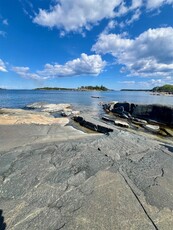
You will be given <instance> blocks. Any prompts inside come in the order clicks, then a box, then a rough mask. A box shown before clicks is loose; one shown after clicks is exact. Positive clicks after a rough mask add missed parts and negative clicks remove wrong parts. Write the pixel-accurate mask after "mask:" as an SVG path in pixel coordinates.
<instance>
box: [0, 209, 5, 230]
mask: <svg viewBox="0 0 173 230" xmlns="http://www.w3.org/2000/svg"><path fill="white" fill-rule="evenodd" d="M2 213H3V211H2V210H1V209H0V229H1V230H5V229H6V223H5V222H4V217H3V214H2Z"/></svg>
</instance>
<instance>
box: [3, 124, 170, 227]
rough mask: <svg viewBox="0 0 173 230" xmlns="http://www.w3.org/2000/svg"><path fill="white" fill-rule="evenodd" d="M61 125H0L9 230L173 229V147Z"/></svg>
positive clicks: (118, 132) (116, 132)
mask: <svg viewBox="0 0 173 230" xmlns="http://www.w3.org/2000/svg"><path fill="white" fill-rule="evenodd" d="M17 127H18V128H17ZM59 127H60V126H55V125H53V126H37V125H17V126H16V127H15V126H11V127H10V126H0V144H1V145H0V209H1V210H2V211H3V217H4V222H5V223H6V225H7V228H6V229H7V230H38V229H42V230H48V229H51V230H59V229H62V230H72V229H76V230H83V229H84V230H86V229H88V230H90V229H93V230H100V229H101V230H109V229H111V230H121V229H122V230H129V229H132V230H138V229H140V230H142V229H147V230H148V229H149V230H150V229H156V230H157V229H159V230H172V226H173V202H172V200H173V195H172V191H173V180H172V175H173V146H172V145H165V144H164V143H159V142H157V141H154V140H152V139H149V138H147V137H144V136H140V135H137V134H133V133H129V132H126V131H122V130H114V132H113V133H111V134H110V135H109V136H105V135H102V134H99V135H98V134H97V135H93V134H84V133H82V132H80V131H79V132H78V131H77V130H75V129H73V128H71V127H68V126H67V127H61V128H60V129H59ZM33 136H35V139H34V140H31V138H32V137H33ZM8 138H9V139H8ZM16 138H18V139H16ZM22 138H24V139H22ZM26 138H28V140H30V142H27V140H26ZM61 138H62V139H61ZM20 141H22V144H20ZM8 142H9V143H8Z"/></svg>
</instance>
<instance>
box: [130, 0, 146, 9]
mask: <svg viewBox="0 0 173 230" xmlns="http://www.w3.org/2000/svg"><path fill="white" fill-rule="evenodd" d="M142 6H143V0H132V5H131V7H130V9H131V10H134V9H137V8H141V7H142Z"/></svg>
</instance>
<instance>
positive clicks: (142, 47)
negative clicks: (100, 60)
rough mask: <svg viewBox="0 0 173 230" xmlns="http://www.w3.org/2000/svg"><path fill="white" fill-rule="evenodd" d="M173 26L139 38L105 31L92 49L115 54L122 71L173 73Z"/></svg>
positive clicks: (143, 74) (151, 30)
mask: <svg viewBox="0 0 173 230" xmlns="http://www.w3.org/2000/svg"><path fill="white" fill-rule="evenodd" d="M172 37H173V28H172V27H167V28H157V29H149V30H147V31H145V32H143V33H142V34H140V35H139V36H138V37H136V38H135V39H129V38H127V37H124V35H122V34H101V35H100V37H99V38H98V41H97V42H96V44H95V45H94V46H93V47H92V50H93V51H95V52H96V53H101V54H106V53H110V54H112V55H113V56H114V57H115V58H116V60H117V63H118V64H121V65H123V68H122V69H121V71H122V72H130V74H131V75H133V76H144V77H147V76H148V77H150V76H170V75H171V74H173V40H172Z"/></svg>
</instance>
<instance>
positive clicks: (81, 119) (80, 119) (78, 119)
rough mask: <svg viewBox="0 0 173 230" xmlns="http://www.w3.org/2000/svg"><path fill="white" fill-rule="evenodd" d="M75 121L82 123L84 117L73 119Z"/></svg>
mask: <svg viewBox="0 0 173 230" xmlns="http://www.w3.org/2000/svg"><path fill="white" fill-rule="evenodd" d="M73 119H74V121H76V122H78V123H81V122H83V121H84V119H83V117H80V116H77V117H73Z"/></svg>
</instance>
